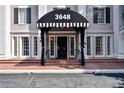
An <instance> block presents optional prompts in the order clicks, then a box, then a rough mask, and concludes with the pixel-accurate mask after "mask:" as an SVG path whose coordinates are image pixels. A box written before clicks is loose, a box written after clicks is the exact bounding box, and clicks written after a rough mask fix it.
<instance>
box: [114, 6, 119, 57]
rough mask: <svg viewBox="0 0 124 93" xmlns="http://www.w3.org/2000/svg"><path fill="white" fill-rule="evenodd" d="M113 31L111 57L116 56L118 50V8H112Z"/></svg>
mask: <svg viewBox="0 0 124 93" xmlns="http://www.w3.org/2000/svg"><path fill="white" fill-rule="evenodd" d="M113 30H114V53H113V56H114V57H117V56H118V50H119V6H117V5H114V6H113Z"/></svg>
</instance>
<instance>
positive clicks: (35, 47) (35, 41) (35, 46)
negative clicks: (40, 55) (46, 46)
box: [34, 37, 37, 56]
mask: <svg viewBox="0 0 124 93" xmlns="http://www.w3.org/2000/svg"><path fill="white" fill-rule="evenodd" d="M34 55H35V56H36V55H37V37H34Z"/></svg>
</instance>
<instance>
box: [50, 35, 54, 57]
mask: <svg viewBox="0 0 124 93" xmlns="http://www.w3.org/2000/svg"><path fill="white" fill-rule="evenodd" d="M50 55H51V56H54V37H51V38H50Z"/></svg>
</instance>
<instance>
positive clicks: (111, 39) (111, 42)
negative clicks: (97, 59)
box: [105, 35, 113, 57]
mask: <svg viewBox="0 0 124 93" xmlns="http://www.w3.org/2000/svg"><path fill="white" fill-rule="evenodd" d="M108 36H110V55H108V51H107V37H108ZM105 47H106V49H105V50H106V57H112V53H113V35H106V46H105Z"/></svg>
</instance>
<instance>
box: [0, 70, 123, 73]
mask: <svg viewBox="0 0 124 93" xmlns="http://www.w3.org/2000/svg"><path fill="white" fill-rule="evenodd" d="M40 73H58V74H59V73H84V74H91V73H124V69H102V70H101V69H87V70H86V69H81V70H0V74H40Z"/></svg>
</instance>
